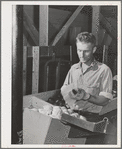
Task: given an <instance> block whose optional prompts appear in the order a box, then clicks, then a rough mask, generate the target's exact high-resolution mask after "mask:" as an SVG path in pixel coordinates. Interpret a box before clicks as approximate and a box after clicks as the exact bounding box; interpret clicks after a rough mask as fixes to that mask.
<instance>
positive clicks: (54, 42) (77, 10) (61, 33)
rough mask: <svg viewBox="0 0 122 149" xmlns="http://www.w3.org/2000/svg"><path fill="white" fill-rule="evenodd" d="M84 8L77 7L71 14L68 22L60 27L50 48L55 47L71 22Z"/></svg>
mask: <svg viewBox="0 0 122 149" xmlns="http://www.w3.org/2000/svg"><path fill="white" fill-rule="evenodd" d="M83 7H84V6H79V7H78V8H77V9H76V10H75V12H74V13H73V14H72V16H71V17H70V18H69V20H68V21H67V22H66V23H65V25H64V26H63V27H62V29H61V30H60V31H59V33H58V34H57V35H56V37H55V39H54V41H53V43H52V46H55V45H56V44H57V43H58V41H59V40H60V39H61V37H62V36H63V35H64V33H65V32H66V30H67V29H68V27H69V26H70V25H71V24H72V22H73V21H74V20H75V19H76V17H77V16H78V14H79V13H80V12H81V10H82V9H83Z"/></svg>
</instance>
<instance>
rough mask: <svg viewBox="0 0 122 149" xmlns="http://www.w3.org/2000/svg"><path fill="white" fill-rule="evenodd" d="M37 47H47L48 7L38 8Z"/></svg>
mask: <svg viewBox="0 0 122 149" xmlns="http://www.w3.org/2000/svg"><path fill="white" fill-rule="evenodd" d="M39 46H48V6H47V5H40V6H39Z"/></svg>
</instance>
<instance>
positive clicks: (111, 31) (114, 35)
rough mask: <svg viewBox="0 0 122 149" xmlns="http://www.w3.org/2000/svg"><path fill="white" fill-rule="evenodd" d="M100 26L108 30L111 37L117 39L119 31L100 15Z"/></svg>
mask: <svg viewBox="0 0 122 149" xmlns="http://www.w3.org/2000/svg"><path fill="white" fill-rule="evenodd" d="M100 25H101V26H102V27H103V28H105V29H106V31H107V32H108V33H109V35H110V36H111V37H112V38H114V39H116V38H117V31H116V29H115V28H114V27H113V26H112V24H111V23H110V22H109V21H108V20H107V19H106V18H105V17H104V16H103V15H102V14H101V13H100Z"/></svg>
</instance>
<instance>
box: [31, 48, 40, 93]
mask: <svg viewBox="0 0 122 149" xmlns="http://www.w3.org/2000/svg"><path fill="white" fill-rule="evenodd" d="M32 55H33V67H32V69H33V70H32V94H35V93H38V83H39V47H33V48H32Z"/></svg>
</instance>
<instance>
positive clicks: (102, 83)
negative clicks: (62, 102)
mask: <svg viewBox="0 0 122 149" xmlns="http://www.w3.org/2000/svg"><path fill="white" fill-rule="evenodd" d="M70 84H73V88H75V89H77V88H82V89H84V90H85V91H86V92H87V93H90V94H91V95H93V96H94V95H99V96H100V95H101V96H104V97H106V98H109V99H110V100H112V99H113V96H112V73H111V70H110V68H109V67H108V66H107V65H105V64H103V63H100V62H98V61H96V60H94V61H93V62H92V63H91V65H90V66H88V67H87V68H85V69H84V70H83V69H82V67H81V64H80V62H79V63H77V64H74V65H73V66H72V67H71V69H70V70H69V72H68V74H67V76H66V79H65V81H64V84H63V86H62V87H61V93H62V95H63V94H66V92H67V90H66V88H67V86H68V85H70ZM80 107H81V109H86V108H87V111H89V112H95V113H98V112H100V111H101V109H102V106H98V105H95V104H92V103H90V102H88V101H83V100H82V101H81V102H80Z"/></svg>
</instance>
